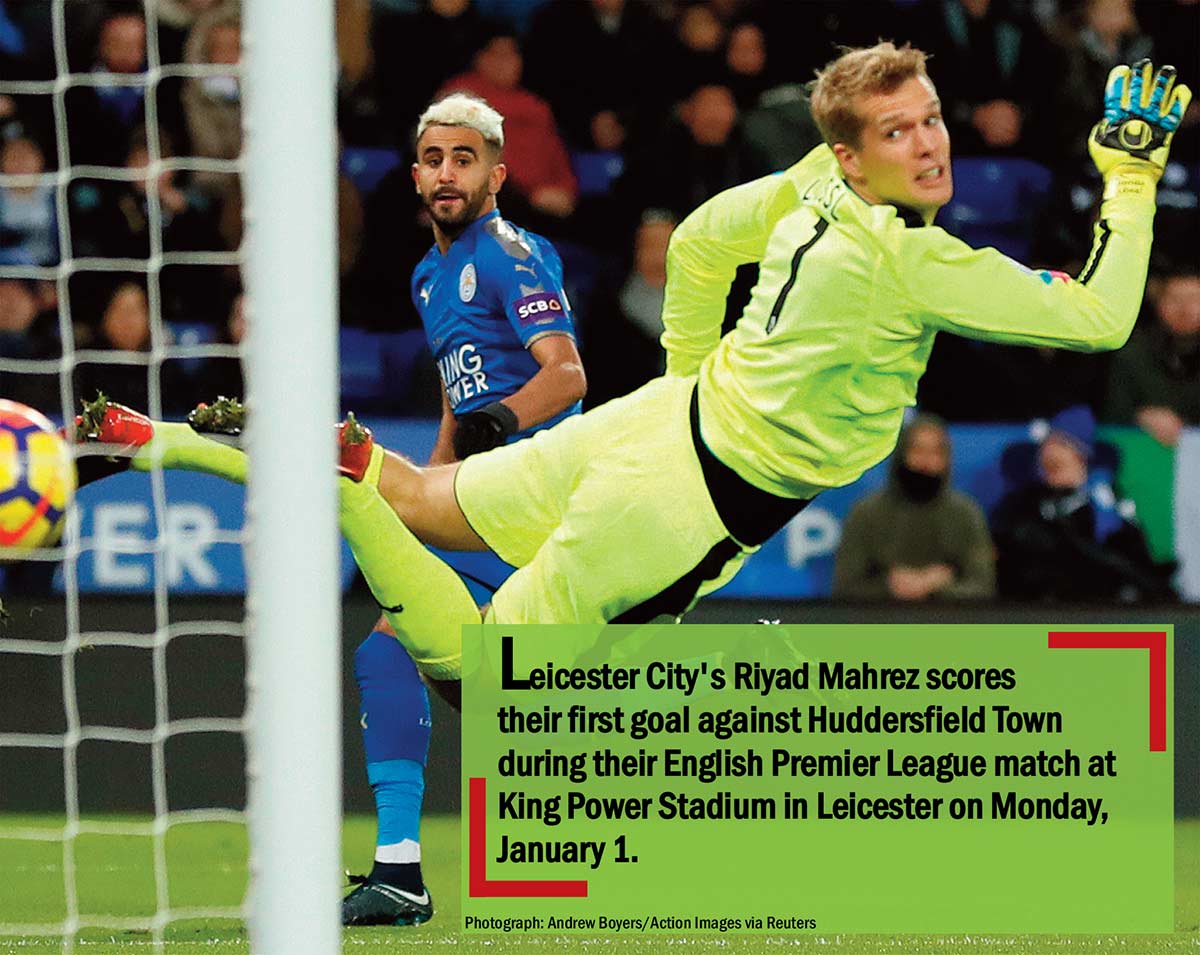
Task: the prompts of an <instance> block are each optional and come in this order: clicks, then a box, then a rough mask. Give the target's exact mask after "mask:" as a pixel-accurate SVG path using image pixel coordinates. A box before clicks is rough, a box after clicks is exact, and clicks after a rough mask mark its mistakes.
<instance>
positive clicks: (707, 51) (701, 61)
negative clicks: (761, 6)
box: [671, 3, 727, 95]
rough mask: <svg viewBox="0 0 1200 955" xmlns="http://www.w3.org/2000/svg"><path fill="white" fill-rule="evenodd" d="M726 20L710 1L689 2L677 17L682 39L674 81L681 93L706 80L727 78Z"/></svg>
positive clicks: (674, 68)
mask: <svg viewBox="0 0 1200 955" xmlns="http://www.w3.org/2000/svg"><path fill="white" fill-rule="evenodd" d="M726 37H727V34H726V30H725V24H724V23H722V22H721V20H720V19H719V18H718V17H717V14H716V12H715V11H714V10H713V8H712V6H711V5H709V4H707V3H692V4H689V5H688V6H685V7H684V8H683V9H682V10H681V11H680V12H679V14H678V17H677V18H676V21H675V39H676V40H677V41H678V50H677V53H676V60H677V61H676V63H675V65H674V66H673V67H672V69H671V83H672V84H673V89H674V90H675V91H676V92H677V93H678V94H679V95H685V94H686V93H687V92H688V91H689V90H692V89H695V88H696V87H697V86H700V85H701V84H704V83H720V82H724V81H725V76H724V73H725V55H724V54H725V41H726Z"/></svg>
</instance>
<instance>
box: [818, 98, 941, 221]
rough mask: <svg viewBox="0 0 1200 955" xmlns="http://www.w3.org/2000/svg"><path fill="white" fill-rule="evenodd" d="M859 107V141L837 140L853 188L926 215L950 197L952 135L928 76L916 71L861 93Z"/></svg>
mask: <svg viewBox="0 0 1200 955" xmlns="http://www.w3.org/2000/svg"><path fill="white" fill-rule="evenodd" d="M855 111H856V112H857V113H858V115H859V116H860V117H862V119H863V130H862V134H861V136H860V137H859V138H860V143H859V145H857V146H850V145H847V144H845V143H838V144H837V145H835V146H834V152H835V153H836V154H837V157H838V160H839V161H840V162H841V164H842V170H843V172H845V174H846V179H847V181H848V182H849V183H850V185H851V186H853V187H854V190H855V192H857V193H858V194H859V195H860V196H862V197H863V198H864V199H866V200H867V202H871V203H876V204H880V203H891V204H895V205H904V206H908V207H910V208H912V209H916V210H917V211H918V212H920V213H921V214H922V215H924V216H926V217H927V218H928V217H931V216H932V215H933V213H935V212H937V210H938V209H940V208H941V207H942V206H944V205H945V204H946V203H947V202H949V201H950V197H951V196H952V195H953V194H954V183H953V180H952V179H951V176H950V135H949V134H948V133H947V132H946V124H945V123H944V122H943V121H942V107H941V103H940V102H939V101H938V97H937V92H936V91H935V90H934V88H933V84H932V83H931V82H929V80H928V79H926V78H925V77H921V76H914V77H912V78H911V79H908V80H905V81H904V82H903V83H901V84H900V86H898V87H897V88H896V89H895V90H893V91H892V92H890V93H871V94H867V95H863V96H859V97H858V98H857V100H856V102H855Z"/></svg>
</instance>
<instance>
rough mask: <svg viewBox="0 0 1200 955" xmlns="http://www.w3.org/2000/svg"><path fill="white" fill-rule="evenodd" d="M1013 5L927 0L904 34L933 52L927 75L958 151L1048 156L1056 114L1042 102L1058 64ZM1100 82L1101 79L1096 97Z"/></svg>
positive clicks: (1036, 30)
mask: <svg viewBox="0 0 1200 955" xmlns="http://www.w3.org/2000/svg"><path fill="white" fill-rule="evenodd" d="M1009 7H1010V5H1009V4H1007V3H1004V2H1003V0H925V2H924V3H923V4H922V5H921V6H920V7H919V8H918V9H917V10H916V11H915V12H914V14H913V18H912V20H911V21H909V23H910V24H911V25H907V24H906V25H907V26H908V30H909V35H907V36H905V39H910V40H912V42H913V43H914V44H915V45H916V46H919V47H920V48H921V49H923V50H925V51H926V52H927V53H929V54H930V60H929V74H930V77H931V78H932V79H933V81H934V83H935V84H936V86H937V88H938V92H939V93H940V94H941V96H942V112H943V115H944V116H945V119H946V126H947V128H948V129H949V131H950V141H951V142H952V143H954V151H955V153H956V154H957V155H960V156H970V155H997V154H1013V155H1020V156H1026V157H1029V158H1032V159H1041V160H1046V159H1048V158H1049V156H1050V154H1051V150H1050V148H1049V144H1048V142H1047V138H1046V137H1047V135H1048V133H1049V132H1050V130H1051V128H1052V127H1051V126H1050V124H1051V123H1053V122H1055V121H1056V120H1057V117H1056V115H1055V114H1054V113H1053V111H1051V110H1049V109H1047V108H1046V103H1045V101H1046V98H1047V91H1048V90H1050V89H1053V88H1054V79H1055V78H1056V77H1057V74H1058V62H1057V59H1056V55H1055V52H1054V48H1053V47H1052V46H1051V44H1050V43H1049V42H1048V41H1047V40H1046V38H1045V37H1044V36H1043V35H1042V33H1041V31H1040V29H1039V28H1038V27H1037V26H1036V24H1035V23H1033V22H1032V21H1028V20H1025V19H1022V18H1019V17H1017V16H1015V15H1013V14H1011V13H1010V12H1009ZM1103 88H1104V82H1103V79H1101V81H1100V83H1099V84H1098V85H1097V86H1096V87H1095V88H1094V89H1093V96H1096V92H1095V90H1102V89H1103ZM1096 105H1098V97H1097V104H1096ZM1094 111H1095V110H1094V109H1093V110H1091V111H1089V115H1091V112H1094Z"/></svg>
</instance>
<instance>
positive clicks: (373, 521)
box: [77, 401, 486, 705]
mask: <svg viewBox="0 0 1200 955" xmlns="http://www.w3.org/2000/svg"><path fill="white" fill-rule="evenodd" d="M214 407H215V406H214ZM206 426H211V430H216V431H224V432H226V433H232V432H233V431H236V430H237V429H238V428H239V427H240V422H234V423H233V424H230V423H229V422H228V421H223V422H220V423H218V424H217V425H213V423H212V422H209V423H208V425H206ZM77 429H78V431H79V434H80V438H81V440H84V441H89V442H99V443H100V444H101V445H103V446H104V447H103V451H105V452H108V453H109V454H110V455H115V456H117V457H118V458H120V459H123V460H127V461H128V462H129V466H130V467H131V468H133V469H134V470H142V471H148V470H151V469H152V468H153V467H154V466H155V465H156V464H161V466H162V467H165V468H175V469H181V470H188V471H199V472H202V473H206V474H213V475H216V476H218V477H222V478H225V479H227V480H230V481H235V482H238V483H245V480H246V470H247V469H246V456H245V454H244V453H243V452H242V451H241V450H239V449H237V448H235V447H231V446H229V445H227V444H223V443H221V442H220V441H218V440H214V439H213V438H210V437H206V436H205V435H203V434H199V433H197V431H196V430H195V429H194V427H193V426H192V425H189V424H172V423H167V422H152V421H150V420H149V419H147V418H145V416H143V415H140V414H138V413H136V412H132V411H129V409H126V408H122V407H121V406H119V405H113V404H110V403H108V402H107V401H98V402H96V403H94V404H93V406H90V407H89V408H88V409H86V410H85V413H84V415H83V416H81V418H80V419H79V420H78V421H77ZM341 444H342V459H341V462H340V465H339V470H341V471H342V473H343V474H351V475H353V476H354V479H351V478H349V477H343V478H340V479H339V481H338V496H339V523H340V526H341V531H342V534H343V536H344V537H345V538H346V540H347V542H348V543H349V544H350V549H351V551H352V552H353V553H354V558H355V560H356V562H357V563H358V565H359V567H360V568H361V569H362V571H363V576H364V577H365V578H366V580H367V584H368V585H369V586H370V588H371V592H372V593H373V594H374V596H375V599H376V600H377V601H378V602H379V604H380V605H381V606H382V607H383V611H384V615H385V616H386V617H387V619H388V622H389V623H390V624H391V626H392V627H393V629H394V630H395V631H396V637H397V639H399V641H400V642H401V644H403V646H404V648H405V649H406V650H408V652H409V654H410V655H411V656H412V658H413V660H414V662H416V664H417V667H418V668H419V669H420V670H421V672H422V673H423V674H424V675H425V676H426V677H427V678H428V679H429V680H430V681H431V683H432V684H433V686H434V688H435V689H436V690H437V691H438V692H439V693H440V694H441V695H442V696H444V697H446V698H447V700H448V701H449V702H451V703H452V704H455V705H457V695H458V680H459V678H460V674H461V659H462V657H461V651H462V629H461V628H462V626H463V624H467V623H479V622H480V620H481V616H480V613H479V609H478V608H477V607H476V605H475V601H474V599H473V598H472V597H471V594H470V592H469V591H468V590H467V588H466V585H465V584H463V582H462V580H461V579H460V578H459V576H458V574H457V573H455V572H454V570H452V569H451V568H450V567H449V565H447V564H446V563H444V562H443V561H442V560H441V559H440V558H438V557H436V556H434V555H433V554H432V553H430V552H429V551H428V550H427V549H426V548H425V546H424V544H425V543H429V544H433V545H435V546H438V547H445V548H448V549H452V550H485V549H486V546H485V545H484V543H483V542H482V541H481V540H480V539H479V537H478V536H477V535H476V534H475V532H474V531H472V530H471V528H470V526H469V525H468V524H467V522H466V519H465V518H464V517H463V516H462V512H461V511H460V510H459V509H458V505H457V503H456V502H455V499H454V494H453V479H454V472H455V469H456V468H457V465H448V466H446V467H443V468H432V469H428V468H418V467H416V466H415V465H413V464H411V463H409V462H407V461H405V460H404V459H403V458H400V457H398V456H396V455H388V454H385V452H384V450H383V449H382V448H380V447H375V446H373V443H372V442H371V439H370V433H369V432H367V431H365V429H361V428H360V427H358V426H357V425H356V424H355V423H354V422H353V421H350V422H348V423H347V424H345V425H343V426H342V429H341ZM385 461H386V463H387V464H388V467H387V468H386V471H385V468H384V464H385ZM81 478H83V479H85V480H86V478H84V475H83V474H82V473H81ZM383 495H386V498H387V499H386V500H385V498H384V496H383ZM389 502H390V503H389ZM398 512H399V513H398ZM401 514H402V515H404V519H403V520H401V516H400V515H401Z"/></svg>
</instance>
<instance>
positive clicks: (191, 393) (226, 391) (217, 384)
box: [172, 292, 246, 409]
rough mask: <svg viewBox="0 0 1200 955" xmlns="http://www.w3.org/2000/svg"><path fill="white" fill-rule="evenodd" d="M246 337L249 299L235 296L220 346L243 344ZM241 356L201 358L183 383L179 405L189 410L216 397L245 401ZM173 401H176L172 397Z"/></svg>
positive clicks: (226, 319) (243, 296)
mask: <svg viewBox="0 0 1200 955" xmlns="http://www.w3.org/2000/svg"><path fill="white" fill-rule="evenodd" d="M245 337H246V296H245V293H243V292H238V293H237V294H236V295H234V297H233V300H232V301H231V302H230V305H229V311H228V314H227V315H226V318H225V321H224V322H223V323H222V324H221V329H220V333H219V335H218V336H217V343H218V344H222V345H240V344H241V343H242V341H243V340H244V339H245ZM242 372H243V369H242V359H241V358H240V357H234V356H230V357H224V356H222V357H216V356H212V357H208V358H202V359H200V366H199V369H198V370H197V371H196V372H195V373H194V374H193V375H191V376H189V377H188V378H187V380H186V381H180V383H179V384H180V387H181V392H180V395H179V397H178V403H179V405H180V406H181V407H183V408H186V409H191V408H194V407H195V406H196V405H198V404H199V403H200V402H202V401H204V402H208V403H210V404H211V403H212V401H213V400H214V399H216V398H221V397H225V398H245V397H246V386H245V381H244V378H243V374H242ZM172 398H175V396H174V395H172Z"/></svg>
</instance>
